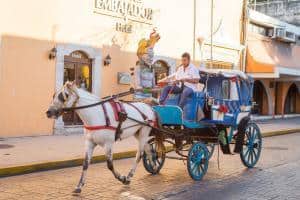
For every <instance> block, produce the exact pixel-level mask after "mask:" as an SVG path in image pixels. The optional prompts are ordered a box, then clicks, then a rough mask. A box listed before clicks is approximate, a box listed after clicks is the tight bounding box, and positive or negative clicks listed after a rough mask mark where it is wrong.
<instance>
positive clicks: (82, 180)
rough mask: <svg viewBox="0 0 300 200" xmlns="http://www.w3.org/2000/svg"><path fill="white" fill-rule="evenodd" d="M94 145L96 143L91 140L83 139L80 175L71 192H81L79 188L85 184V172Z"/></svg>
mask: <svg viewBox="0 0 300 200" xmlns="http://www.w3.org/2000/svg"><path fill="white" fill-rule="evenodd" d="M95 146H96V144H95V143H94V142H92V141H90V140H88V139H87V140H86V141H85V158H84V160H83V165H82V173H81V177H80V180H79V183H78V185H77V186H76V188H75V190H74V191H73V193H80V192H81V188H82V187H83V186H84V184H85V178H86V172H87V169H88V167H89V164H90V162H91V159H92V156H93V151H94V148H95Z"/></svg>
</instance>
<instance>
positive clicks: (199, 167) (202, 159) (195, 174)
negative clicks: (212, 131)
mask: <svg viewBox="0 0 300 200" xmlns="http://www.w3.org/2000/svg"><path fill="white" fill-rule="evenodd" d="M208 160H209V153H208V150H207V147H206V145H205V144H203V143H202V142H197V143H194V144H193V145H192V147H191V148H190V150H189V154H188V160H187V169H188V172H189V175H190V176H191V178H192V179H194V180H195V181H200V180H201V179H202V178H203V176H204V175H205V174H206V172H207V168H208Z"/></svg>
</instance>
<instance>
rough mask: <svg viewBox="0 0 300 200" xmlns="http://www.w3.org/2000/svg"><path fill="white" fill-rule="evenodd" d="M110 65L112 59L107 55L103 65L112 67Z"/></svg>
mask: <svg viewBox="0 0 300 200" xmlns="http://www.w3.org/2000/svg"><path fill="white" fill-rule="evenodd" d="M110 63H111V57H110V55H109V54H107V56H106V57H105V58H104V62H103V64H104V66H108V65H110Z"/></svg>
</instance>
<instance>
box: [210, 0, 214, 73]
mask: <svg viewBox="0 0 300 200" xmlns="http://www.w3.org/2000/svg"><path fill="white" fill-rule="evenodd" d="M210 9H211V10H210V66H209V68H210V69H212V68H213V29H214V0H211V8H210Z"/></svg>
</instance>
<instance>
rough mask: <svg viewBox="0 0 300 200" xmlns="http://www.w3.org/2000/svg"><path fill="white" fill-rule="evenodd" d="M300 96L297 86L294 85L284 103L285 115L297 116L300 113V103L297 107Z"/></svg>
mask: <svg viewBox="0 0 300 200" xmlns="http://www.w3.org/2000/svg"><path fill="white" fill-rule="evenodd" d="M299 96H300V94H299V91H298V88H297V86H296V84H292V85H291V86H290V88H289V90H288V92H287V95H286V98H285V101H284V114H295V113H297V112H299V110H300V108H297V106H299V103H298V105H297V102H299V101H300V97H299Z"/></svg>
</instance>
